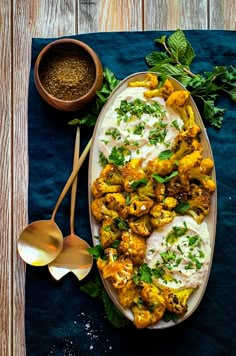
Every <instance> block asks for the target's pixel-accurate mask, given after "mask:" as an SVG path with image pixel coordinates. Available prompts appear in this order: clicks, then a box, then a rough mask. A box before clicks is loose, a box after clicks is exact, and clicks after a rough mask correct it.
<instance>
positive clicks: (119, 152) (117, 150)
mask: <svg viewBox="0 0 236 356" xmlns="http://www.w3.org/2000/svg"><path fill="white" fill-rule="evenodd" d="M127 155H130V151H129V150H127V148H125V147H123V146H121V147H115V146H114V147H113V148H112V150H111V153H110V155H109V159H108V160H109V162H110V163H114V164H115V165H117V166H124V164H125V162H126V160H125V158H126V156H127Z"/></svg>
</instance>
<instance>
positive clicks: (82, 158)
mask: <svg viewBox="0 0 236 356" xmlns="http://www.w3.org/2000/svg"><path fill="white" fill-rule="evenodd" d="M91 143H92V138H91V139H90V140H89V142H88V143H87V146H86V147H85V149H84V150H83V153H82V154H81V156H80V158H79V159H78V161H77V162H76V165H75V167H74V169H73V171H72V173H71V175H70V176H69V178H68V180H67V182H66V184H65V186H64V188H63V190H62V192H61V194H60V196H59V198H58V200H57V202H56V205H55V208H54V210H53V213H52V217H51V220H54V219H55V216H56V213H57V210H58V208H59V206H60V205H61V202H62V201H63V199H64V198H65V195H66V193H67V192H68V190H69V189H70V187H71V184H72V183H73V181H74V179H75V177H76V176H77V174H78V172H79V170H80V167H81V166H82V164H83V162H84V160H85V158H86V156H87V154H88V153H89V150H90V147H91Z"/></svg>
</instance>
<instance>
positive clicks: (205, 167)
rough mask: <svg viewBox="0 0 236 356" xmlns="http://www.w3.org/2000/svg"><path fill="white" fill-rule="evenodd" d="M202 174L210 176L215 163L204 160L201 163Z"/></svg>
mask: <svg viewBox="0 0 236 356" xmlns="http://www.w3.org/2000/svg"><path fill="white" fill-rule="evenodd" d="M200 167H201V171H202V174H208V175H209V174H210V173H211V170H212V168H213V167H214V163H213V161H212V159H210V158H204V159H203V160H202V161H201V163H200Z"/></svg>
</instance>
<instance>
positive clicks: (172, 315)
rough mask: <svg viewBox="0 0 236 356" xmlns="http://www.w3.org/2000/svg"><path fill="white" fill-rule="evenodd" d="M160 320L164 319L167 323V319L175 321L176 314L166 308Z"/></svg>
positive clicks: (176, 318)
mask: <svg viewBox="0 0 236 356" xmlns="http://www.w3.org/2000/svg"><path fill="white" fill-rule="evenodd" d="M162 320H164V321H165V322H166V323H168V322H169V321H173V322H174V323H176V322H177V320H178V316H177V315H176V314H175V313H173V312H170V311H168V310H166V311H165V314H164V315H163V317H162Z"/></svg>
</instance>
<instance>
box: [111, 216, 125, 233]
mask: <svg viewBox="0 0 236 356" xmlns="http://www.w3.org/2000/svg"><path fill="white" fill-rule="evenodd" d="M114 222H115V224H116V227H117V228H118V229H119V230H122V231H123V230H129V225H128V224H127V223H126V221H125V220H123V219H121V218H120V217H117V218H115V219H114Z"/></svg>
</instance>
